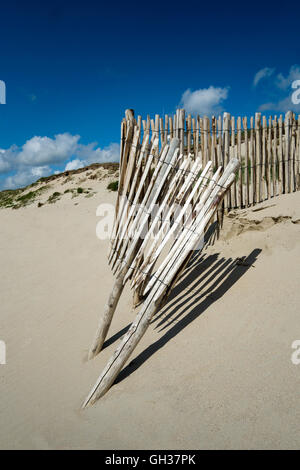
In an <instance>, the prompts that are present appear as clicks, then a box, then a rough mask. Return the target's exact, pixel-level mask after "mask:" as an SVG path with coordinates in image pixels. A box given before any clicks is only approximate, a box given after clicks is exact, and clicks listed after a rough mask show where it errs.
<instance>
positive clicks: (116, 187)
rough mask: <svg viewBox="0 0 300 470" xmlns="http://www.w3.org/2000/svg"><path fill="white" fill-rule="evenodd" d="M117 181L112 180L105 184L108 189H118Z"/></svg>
mask: <svg viewBox="0 0 300 470" xmlns="http://www.w3.org/2000/svg"><path fill="white" fill-rule="evenodd" d="M118 187H119V181H112V182H111V183H109V184H108V185H107V189H108V190H109V191H118Z"/></svg>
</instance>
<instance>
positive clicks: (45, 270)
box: [0, 180, 300, 449]
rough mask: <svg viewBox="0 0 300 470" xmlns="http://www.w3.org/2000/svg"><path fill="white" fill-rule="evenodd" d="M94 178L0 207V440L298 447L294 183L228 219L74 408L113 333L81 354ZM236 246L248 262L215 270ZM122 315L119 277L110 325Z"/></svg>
mask: <svg viewBox="0 0 300 470" xmlns="http://www.w3.org/2000/svg"><path fill="white" fill-rule="evenodd" d="M84 184H85V183H84ZM93 184H95V185H96V190H97V194H96V195H94V196H93V197H91V198H85V197H84V196H82V195H81V196H79V197H78V198H74V199H71V197H69V196H67V195H66V196H64V197H62V199H61V200H60V201H58V202H57V203H55V204H53V205H45V206H43V207H41V208H37V206H36V203H35V204H34V205H32V206H29V207H26V208H21V209H18V210H11V209H3V210H0V263H1V268H2V275H1V282H0V295H1V316H0V339H1V340H4V341H5V342H6V345H7V364H6V365H0V397H1V401H0V422H1V427H0V448H1V449H16V448H17V449H28V448H33V449H88V448H98V449H101V448H107V449H142V448H149V449H154V448H156V449H160V448H161V449H164V448H167V449H171V448H172V449H192V448H200V449H202V448H210V449H211V448H213V449H214V448H226V449H232V448H251V449H252V448H275V449H279V448H299V444H300V427H299V422H300V405H299V390H300V365H299V366H296V365H293V364H292V362H291V354H292V352H293V350H292V348H291V344H292V342H293V341H294V340H296V339H300V321H299V318H300V317H299V301H300V291H299V281H300V269H299V259H300V243H299V240H300V224H299V223H296V222H297V221H299V220H300V204H299V203H300V192H299V193H297V194H291V195H287V196H281V197H280V198H277V199H274V200H270V201H267V202H266V203H264V204H263V205H262V206H263V207H264V206H272V207H269V208H266V209H264V210H261V211H255V212H253V211H252V210H251V209H249V210H248V211H240V212H238V213H237V215H236V217H235V218H234V219H233V218H231V219H227V220H226V223H225V227H224V231H223V233H222V237H221V240H219V241H218V242H217V243H216V244H215V245H214V246H210V247H208V248H207V249H206V250H205V253H204V262H203V263H201V264H198V265H197V266H196V267H194V268H192V267H191V268H190V269H189V270H188V271H187V272H186V274H185V275H184V277H183V279H181V280H180V281H179V285H178V286H177V287H176V288H175V290H174V292H173V294H172V297H171V299H170V301H169V303H168V305H167V306H166V307H165V308H164V309H163V311H162V312H159V314H158V315H157V317H160V318H158V319H157V320H156V322H155V323H153V325H152V326H151V328H150V330H149V332H147V334H146V335H145V337H144V338H143V340H142V341H141V343H140V344H139V345H138V348H137V350H136V352H135V353H134V355H133V359H135V360H134V363H133V365H131V367H127V368H126V371H127V376H126V374H125V377H124V374H123V375H121V378H122V377H123V380H121V381H120V382H119V383H117V384H116V385H114V386H113V387H112V389H111V390H110V391H109V392H108V393H107V395H106V396H105V397H103V398H102V399H101V400H100V401H99V402H98V403H97V405H95V406H93V407H91V408H89V409H87V410H84V411H82V410H80V406H81V403H82V400H83V399H84V398H85V396H86V395H87V393H88V392H89V390H90V388H91V386H92V385H93V384H94V382H95V381H96V378H97V376H98V375H99V374H100V372H101V370H102V368H103V366H104V364H105V363H106V361H107V360H108V358H109V357H110V355H111V354H112V352H113V350H114V348H115V347H116V345H117V341H115V342H113V343H112V344H110V345H109V346H108V347H107V348H106V349H105V350H104V351H103V352H102V353H101V354H100V355H99V356H98V357H97V358H96V359H94V360H93V361H90V362H86V359H85V358H86V354H87V351H88V348H89V345H90V342H91V339H92V338H93V335H94V332H95V328H96V325H97V321H98V316H99V315H100V313H101V308H102V306H103V305H104V302H105V300H106V298H107V295H108V293H109V290H110V288H111V286H112V282H113V276H112V274H111V272H110V269H109V267H108V264H107V259H106V251H107V242H103V241H100V240H98V239H97V237H96V233H95V229H96V223H97V221H98V218H97V217H96V208H97V206H98V204H99V203H100V202H114V199H115V193H109V192H108V191H107V190H106V185H107V180H105V181H104V182H96V183H93ZM59 185H60V183H59V182H56V183H55V184H54V186H53V187H52V190H55V188H56V189H57V188H58V187H59ZM89 185H90V182H88V183H87V186H89ZM58 190H59V189H58ZM75 203H78V205H74V204H75ZM257 208H258V206H257V207H256V208H255V209H257ZM280 217H281V218H280ZM282 217H289V218H286V219H282ZM249 221H250V222H249ZM251 221H252V222H251ZM275 222H276V223H275ZM238 233H239V234H238ZM243 256H246V257H249V259H248V262H249V263H250V266H245V265H241V264H239V265H235V266H234V267H232V266H231V268H232V269H231V270H228V271H226V269H227V268H228V267H229V266H230V263H231V262H232V260H236V258H238V257H240V258H241V257H243ZM251 265H253V266H251ZM180 283H182V284H180ZM133 315H134V313H132V312H131V296H130V292H129V291H128V290H126V291H125V293H124V294H123V296H122V298H121V302H120V304H119V307H118V310H117V312H116V315H115V318H114V321H113V324H112V329H111V332H110V333H109V337H111V336H112V335H114V334H116V333H118V332H119V331H120V330H122V329H123V328H124V327H126V326H127V325H128V324H129V323H130V321H131V320H132V318H133ZM162 320H163V323H162ZM155 327H156V328H155ZM128 372H129V375H128Z"/></svg>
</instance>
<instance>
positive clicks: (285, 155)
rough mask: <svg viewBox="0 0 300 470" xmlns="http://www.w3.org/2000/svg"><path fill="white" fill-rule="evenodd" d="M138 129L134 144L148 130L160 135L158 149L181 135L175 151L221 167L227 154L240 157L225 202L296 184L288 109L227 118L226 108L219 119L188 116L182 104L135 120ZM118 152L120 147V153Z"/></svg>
mask: <svg viewBox="0 0 300 470" xmlns="http://www.w3.org/2000/svg"><path fill="white" fill-rule="evenodd" d="M135 123H136V125H137V126H138V128H139V129H140V138H139V142H137V145H141V142H142V140H143V135H144V133H145V132H146V131H147V132H149V139H150V140H151V138H152V137H153V136H155V135H156V136H157V137H158V138H159V145H160V148H161V147H163V146H164V145H165V144H166V143H167V142H169V141H170V139H171V138H173V137H177V138H179V140H180V153H181V154H184V155H191V156H192V157H194V158H195V157H197V156H200V157H201V159H202V162H203V167H204V166H205V164H206V163H207V162H208V161H209V160H211V161H212V162H213V164H214V167H215V168H217V167H218V166H219V165H223V166H225V165H226V164H227V163H228V162H229V159H230V158H231V157H236V158H238V159H239V161H240V164H241V165H240V169H239V173H238V175H237V177H236V180H235V182H234V184H233V185H232V187H231V190H230V192H229V193H228V194H227V195H226V198H225V201H224V207H225V209H227V210H230V209H233V208H242V207H248V206H250V205H255V204H257V203H259V202H262V201H264V200H266V199H269V198H272V197H274V196H277V195H280V194H286V193H290V192H293V191H297V190H298V189H299V188H300V176H299V170H300V166H299V160H300V115H299V116H295V114H293V113H292V112H291V111H289V112H287V113H286V115H285V116H282V115H280V116H274V117H272V116H270V117H268V118H267V117H265V116H261V113H256V114H255V116H254V117H250V119H249V118H247V117H243V118H241V117H237V118H235V117H232V116H230V115H229V114H228V113H224V115H223V116H222V117H221V116H219V117H218V118H216V117H212V118H208V117H200V116H196V117H192V116H191V115H190V114H189V115H186V113H185V110H184V109H178V110H177V112H176V114H175V115H174V116H168V115H165V116H164V117H163V118H162V117H160V116H159V115H158V114H156V115H155V118H154V119H150V116H147V119H146V120H143V119H142V117H141V116H138V117H137V119H136V120H135ZM126 129H127V121H126V119H125V118H124V119H123V122H122V125H121V145H122V146H124V145H125V140H126V135H127V132H126ZM121 154H122V152H121Z"/></svg>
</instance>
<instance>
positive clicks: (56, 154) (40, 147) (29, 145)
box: [18, 133, 80, 165]
mask: <svg viewBox="0 0 300 470" xmlns="http://www.w3.org/2000/svg"><path fill="white" fill-rule="evenodd" d="M79 139H80V136H79V135H71V134H69V133H64V134H58V135H56V136H55V138H54V139H51V138H50V137H38V136H36V137H33V138H32V139H30V140H27V142H26V143H25V144H24V145H23V147H22V150H21V152H20V153H19V154H18V162H19V163H21V164H24V165H41V164H49V163H60V162H63V161H64V160H66V159H67V158H70V156H71V155H73V154H74V152H75V151H76V148H77V145H78V140H79Z"/></svg>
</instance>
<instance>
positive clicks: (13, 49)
mask: <svg viewBox="0 0 300 470" xmlns="http://www.w3.org/2000/svg"><path fill="white" fill-rule="evenodd" d="M128 5H129V4H128V3H127V2H124V1H122V2H118V1H114V2H105V3H104V2H103V3H102V2H90V1H89V0H86V1H85V2H76V1H72V2H67V1H64V2H56V1H51V2H47V1H45V2H31V1H28V2H23V1H22V2H16V1H10V2H8V3H7V5H3V4H1V7H0V15H1V29H0V48H1V49H0V50H1V54H0V80H2V81H4V82H5V84H6V104H0V188H8V187H18V186H22V185H25V184H28V183H29V182H31V181H34V180H36V179H37V178H38V177H40V176H43V175H45V174H49V173H51V172H54V171H57V170H64V169H65V168H66V166H67V168H75V167H78V166H80V165H83V164H87V163H91V162H92V161H113V160H116V159H117V158H118V144H119V128H120V120H121V119H122V117H123V114H124V110H125V109H126V108H133V109H135V112H136V114H142V115H143V116H146V115H147V114H150V115H154V114H155V113H161V114H162V113H173V112H174V111H175V110H176V107H178V106H179V105H180V106H185V107H186V108H187V110H188V111H191V112H193V113H196V112H199V113H200V114H211V113H222V112H223V111H227V112H230V113H231V114H233V115H251V114H253V113H255V112H256V111H258V110H261V111H263V112H264V113H266V114H267V115H270V114H272V115H274V114H280V112H285V111H286V110H287V109H293V110H294V111H296V112H300V105H293V104H292V103H291V99H290V95H291V91H292V89H291V83H292V81H293V80H296V79H297V78H298V79H300V41H299V34H298V32H299V13H300V7H299V6H297V5H296V4H294V5H291V6H289V5H288V4H287V3H286V4H284V5H283V6H282V7H280V8H279V7H274V3H273V2H272V3H271V2H267V3H265V2H257V3H255V2H251V3H250V4H249V6H248V7H247V9H245V8H244V7H243V4H242V3H241V2H238V3H235V2H231V3H230V2H229V3H228V2H226V3H225V2H221V3H219V4H218V3H216V2H213V3H212V2H211V3H209V2H204V3H200V2H193V1H190V2H187V3H186V5H185V4H184V3H182V2H178V3H176V2H156V1H152V2H149V3H145V2H136V3H135V2H131V3H130V6H128ZM70 162H71V163H70Z"/></svg>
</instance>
